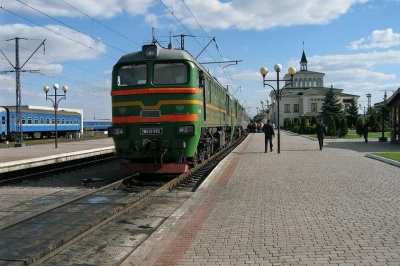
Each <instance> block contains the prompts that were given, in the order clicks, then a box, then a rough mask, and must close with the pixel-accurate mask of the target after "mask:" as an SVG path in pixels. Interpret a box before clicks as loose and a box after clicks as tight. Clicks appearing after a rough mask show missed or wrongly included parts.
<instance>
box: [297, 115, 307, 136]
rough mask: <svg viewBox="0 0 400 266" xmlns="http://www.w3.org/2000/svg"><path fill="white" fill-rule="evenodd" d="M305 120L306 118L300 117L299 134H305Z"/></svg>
mask: <svg viewBox="0 0 400 266" xmlns="http://www.w3.org/2000/svg"><path fill="white" fill-rule="evenodd" d="M307 122H308V121H307V118H306V117H304V116H303V117H302V118H301V121H300V132H299V133H301V134H303V133H305V132H306V127H307Z"/></svg>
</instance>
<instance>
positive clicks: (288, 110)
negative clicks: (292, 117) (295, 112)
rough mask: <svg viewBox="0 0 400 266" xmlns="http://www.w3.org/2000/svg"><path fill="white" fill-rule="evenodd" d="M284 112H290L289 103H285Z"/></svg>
mask: <svg viewBox="0 0 400 266" xmlns="http://www.w3.org/2000/svg"><path fill="white" fill-rule="evenodd" d="M285 113H290V104H285Z"/></svg>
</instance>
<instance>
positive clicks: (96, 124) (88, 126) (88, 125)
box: [83, 119, 112, 131]
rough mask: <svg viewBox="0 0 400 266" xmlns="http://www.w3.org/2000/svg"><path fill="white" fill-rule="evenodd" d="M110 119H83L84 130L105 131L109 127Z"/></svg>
mask: <svg viewBox="0 0 400 266" xmlns="http://www.w3.org/2000/svg"><path fill="white" fill-rule="evenodd" d="M111 124H112V123H111V120H107V119H97V120H84V121H83V130H84V131H107V130H108V128H109V127H111Z"/></svg>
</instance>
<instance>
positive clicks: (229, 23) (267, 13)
mask: <svg viewBox="0 0 400 266" xmlns="http://www.w3.org/2000/svg"><path fill="white" fill-rule="evenodd" d="M365 2H367V0H347V1H340V2H338V1H335V0H309V1H306V2H305V1H296V0H287V1H275V0H265V1H256V0H232V1H229V2H227V1H224V2H222V1H218V0H208V1H203V0H186V1H185V4H186V6H187V7H188V8H189V9H190V12H189V11H188V9H187V8H186V6H185V5H184V4H183V3H182V2H181V1H178V0H175V1H173V2H172V4H171V6H173V11H174V15H175V16H177V17H178V18H179V19H181V20H182V21H183V23H184V24H185V25H190V26H191V27H192V28H198V27H199V26H198V23H197V21H198V22H199V23H200V24H201V25H202V27H203V28H204V29H208V30H210V29H227V28H231V27H234V28H237V29H240V30H251V29H256V30H265V29H270V28H274V27H288V26H293V25H308V24H326V23H329V22H331V21H333V20H335V19H337V18H338V17H339V16H340V15H342V14H344V13H346V12H348V11H349V9H350V8H351V6H352V5H354V4H357V3H365ZM322 7H323V8H322ZM191 13H192V14H193V15H194V17H195V18H196V20H197V21H196V20H195V19H194V18H193V17H192V15H191Z"/></svg>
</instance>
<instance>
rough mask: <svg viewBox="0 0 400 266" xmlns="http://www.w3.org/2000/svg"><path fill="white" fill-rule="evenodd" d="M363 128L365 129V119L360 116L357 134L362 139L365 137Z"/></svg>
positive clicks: (357, 122) (357, 123) (357, 121)
mask: <svg viewBox="0 0 400 266" xmlns="http://www.w3.org/2000/svg"><path fill="white" fill-rule="evenodd" d="M363 128H364V117H362V116H361V115H360V116H359V117H357V120H356V133H357V135H359V136H360V137H361V136H362V135H363Z"/></svg>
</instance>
